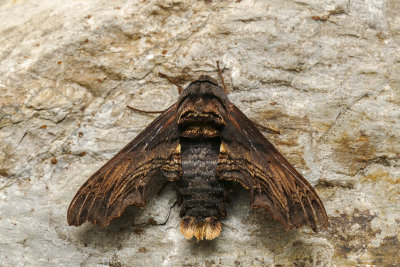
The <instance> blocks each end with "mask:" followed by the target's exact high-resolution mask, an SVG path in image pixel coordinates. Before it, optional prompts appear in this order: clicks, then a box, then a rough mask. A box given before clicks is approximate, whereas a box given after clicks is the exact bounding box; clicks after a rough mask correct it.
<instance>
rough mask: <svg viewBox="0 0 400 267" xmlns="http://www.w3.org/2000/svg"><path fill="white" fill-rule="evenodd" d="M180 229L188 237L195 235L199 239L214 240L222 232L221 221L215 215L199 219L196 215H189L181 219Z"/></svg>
mask: <svg viewBox="0 0 400 267" xmlns="http://www.w3.org/2000/svg"><path fill="white" fill-rule="evenodd" d="M180 229H181V232H182V234H183V235H184V236H185V238H186V239H191V238H192V237H195V238H196V239H197V241H199V240H204V239H207V240H212V239H214V238H216V237H218V236H219V234H220V233H221V223H220V222H219V221H218V220H217V219H216V218H213V217H208V218H205V219H204V220H202V221H197V220H196V218H195V217H187V218H184V219H182V220H181V222H180Z"/></svg>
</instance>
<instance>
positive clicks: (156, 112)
mask: <svg viewBox="0 0 400 267" xmlns="http://www.w3.org/2000/svg"><path fill="white" fill-rule="evenodd" d="M126 107H127V108H129V109H131V110H133V111H136V112H139V113H144V114H159V113H163V112H164V111H165V110H166V109H165V110H142V109H138V108H134V107H131V106H128V105H127V106H126Z"/></svg>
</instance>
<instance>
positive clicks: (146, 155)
mask: <svg viewBox="0 0 400 267" xmlns="http://www.w3.org/2000/svg"><path fill="white" fill-rule="evenodd" d="M158 177H163V178H164V179H166V180H168V181H173V182H175V183H176V187H175V188H176V190H177V197H178V203H179V204H180V206H181V213H180V216H181V217H182V220H181V222H180V230H181V232H182V233H183V235H184V236H185V238H187V239H191V238H192V237H195V238H196V239H197V240H203V239H214V238H216V237H218V236H219V234H220V232H221V223H220V219H222V218H224V217H225V216H226V211H225V206H226V203H227V194H228V191H227V188H226V185H227V183H229V182H231V181H233V182H237V183H239V184H241V185H242V186H243V187H244V188H246V189H248V191H249V193H250V206H251V207H252V208H253V209H259V208H264V209H266V210H267V211H268V212H269V213H270V214H271V216H272V217H273V218H274V219H275V220H277V221H279V222H281V223H282V225H283V226H284V228H285V229H291V228H293V227H296V228H298V227H301V226H303V225H309V226H311V228H312V229H313V230H314V231H317V229H318V226H322V227H327V225H328V217H327V215H326V212H325V208H324V205H323V204H322V202H321V200H320V199H319V197H318V195H317V193H316V192H315V190H314V189H313V188H312V186H311V185H310V183H308V182H307V181H306V180H305V179H304V178H303V176H302V175H301V174H300V173H299V172H298V171H297V170H296V169H295V168H294V167H293V166H292V165H291V164H290V163H289V162H288V161H287V160H286V159H285V158H284V157H283V156H282V154H281V153H279V151H278V150H277V149H276V148H275V147H274V146H273V145H272V144H271V143H270V142H269V141H268V140H267V139H266V138H265V137H264V135H263V134H262V133H261V132H260V131H259V130H258V129H257V127H256V125H255V124H254V123H253V122H252V121H251V120H250V119H248V118H247V117H246V116H245V115H244V114H243V113H242V112H241V111H240V110H239V109H238V108H237V107H236V106H235V105H233V104H232V103H231V102H230V101H229V99H228V97H227V95H226V93H225V92H224V90H223V89H222V88H221V87H220V86H218V84H217V82H216V81H215V80H214V79H212V78H210V77H208V76H201V77H200V78H199V79H198V80H196V81H194V82H192V83H191V84H190V85H189V86H188V87H187V88H186V89H185V90H183V92H182V93H181V94H180V96H179V98H178V100H177V102H176V103H175V104H173V105H172V106H171V107H169V108H168V109H167V110H165V111H164V112H163V113H162V114H161V115H160V116H159V117H158V118H156V119H155V120H154V121H153V122H152V123H151V124H150V125H149V126H148V127H147V128H146V129H144V130H143V131H142V132H141V133H140V134H139V135H138V136H136V138H134V139H133V140H132V141H131V142H130V143H129V144H128V145H126V146H125V147H124V148H123V149H122V150H121V151H119V152H118V153H117V154H116V155H115V156H114V157H113V158H112V159H111V160H110V161H108V162H107V163H106V164H105V165H104V166H103V167H101V168H100V169H99V170H98V171H97V172H96V173H94V174H93V175H92V176H91V177H90V178H89V179H88V180H87V181H86V182H85V183H84V184H83V185H82V187H81V188H80V189H79V190H78V192H77V193H76V195H75V197H74V198H73V200H72V202H71V204H70V206H69V208H68V223H69V225H75V226H79V225H81V224H82V223H84V222H86V221H90V222H92V223H94V224H99V225H101V226H106V225H108V224H109V223H110V222H111V221H112V220H113V219H114V218H116V217H119V216H121V214H122V213H123V212H124V210H125V209H126V207H127V206H129V205H136V206H139V207H144V206H145V204H146V201H145V198H146V192H147V191H148V188H149V187H151V186H152V184H154V183H155V182H154V181H155V180H157V179H156V178H158Z"/></svg>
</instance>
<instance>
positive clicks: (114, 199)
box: [68, 104, 179, 226]
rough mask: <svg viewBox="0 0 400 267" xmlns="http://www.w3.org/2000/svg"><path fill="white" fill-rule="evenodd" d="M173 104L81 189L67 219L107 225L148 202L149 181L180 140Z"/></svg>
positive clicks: (158, 171)
mask: <svg viewBox="0 0 400 267" xmlns="http://www.w3.org/2000/svg"><path fill="white" fill-rule="evenodd" d="M176 107H177V104H174V105H172V106H171V107H170V108H169V109H168V110H167V111H165V112H164V113H163V114H161V115H160V116H159V117H158V118H157V119H156V120H154V121H153V122H152V123H151V124H150V125H149V126H148V127H147V128H146V129H145V130H144V131H143V132H141V133H140V134H139V135H138V136H137V137H136V138H135V139H133V140H132V141H131V142H130V143H129V144H128V145H126V146H125V147H124V148H123V149H122V150H121V151H120V152H118V154H117V155H115V156H114V157H113V158H112V159H111V160H110V161H108V162H107V163H106V164H105V165H104V166H103V167H101V168H100V169H99V170H98V171H97V172H96V173H95V174H93V175H92V176H91V177H90V178H89V179H88V180H87V181H86V183H85V184H83V185H82V187H81V188H80V189H79V191H78V192H77V193H76V195H75V197H74V198H73V200H72V202H71V204H70V206H69V208H68V223H69V224H70V225H76V226H78V225H81V224H82V223H84V222H85V221H91V222H92V223H95V224H100V225H101V226H106V225H108V224H109V223H110V222H111V220H112V219H113V218H115V217H119V216H120V215H121V214H122V212H123V211H124V210H125V208H126V207H127V206H128V205H132V204H135V205H137V206H144V205H145V194H146V189H147V186H148V184H149V183H150V182H151V180H152V179H153V178H154V177H155V176H158V175H160V176H161V175H162V174H161V173H160V166H161V165H162V164H163V163H165V161H166V159H168V157H169V156H170V155H171V154H172V153H173V151H174V150H175V149H176V147H177V146H178V144H179V130H178V129H177V124H176V116H175V113H176Z"/></svg>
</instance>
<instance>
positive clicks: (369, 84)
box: [0, 0, 400, 266]
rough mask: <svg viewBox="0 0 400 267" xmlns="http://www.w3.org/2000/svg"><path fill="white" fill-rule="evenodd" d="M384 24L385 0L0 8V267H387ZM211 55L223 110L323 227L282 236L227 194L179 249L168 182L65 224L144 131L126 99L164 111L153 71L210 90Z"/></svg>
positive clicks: (390, 93)
mask: <svg viewBox="0 0 400 267" xmlns="http://www.w3.org/2000/svg"><path fill="white" fill-rule="evenodd" d="M398 14H400V4H399V3H398V1H396V0H386V1H385V0H381V1H362V0H352V1H342V0H333V1H289V0H287V1H256V0H242V1H201V2H200V1H177V0H170V1H162V0H156V1H128V2H127V1H91V0H90V1H84V2H82V1H67V2H65V1H57V0H54V1H47V2H45V1H41V2H37V1H36V2H34V1H22V0H21V1H16V0H14V1H2V2H1V3H0V17H1V18H2V19H1V20H0V43H1V46H0V61H1V64H0V229H1V230H0V240H1V246H0V265H2V266H22V265H34V266H37V265H42V266H54V265H60V266H77V265H82V266H92V265H111V266H132V265H135V266H143V265H150V266H160V265H163V266H180V265H185V266H233V265H236V266H249V265H252V266H265V265H274V264H275V265H279V264H281V265H285V266H286V265H294V266H298V265H299V266H303V265H305V266H311V265H316V266H328V265H334V266H335V265H336V266H345V265H352V266H354V265H366V264H370V265H386V266H387V265H391V264H392V265H399V264H400V256H399V254H398V251H399V250H400V243H399V240H400V152H399V147H400V78H399V77H400V19H399V16H398ZM216 60H219V61H220V63H221V66H222V67H223V68H224V77H225V81H226V83H227V84H228V86H229V88H231V94H230V96H229V97H230V99H231V101H232V102H233V103H235V104H236V105H237V106H238V107H239V108H240V109H241V110H242V111H243V112H244V113H245V114H247V115H248V116H249V117H250V118H252V119H253V120H256V121H257V122H259V123H260V124H263V125H268V126H271V127H276V128H278V129H279V130H280V132H281V135H271V134H266V135H267V137H268V138H269V139H270V140H271V141H272V142H273V143H274V144H275V145H276V146H277V147H278V148H279V150H281V151H282V153H283V154H284V155H285V156H286V157H287V158H288V159H289V161H291V162H292V163H293V164H294V165H295V166H296V167H297V168H298V169H299V171H301V172H302V173H303V174H304V176H305V177H306V178H307V179H308V180H309V181H310V182H311V183H312V184H313V185H314V186H316V188H317V191H318V193H319V194H320V196H321V199H322V200H323V202H324V204H325V207H326V209H327V212H328V215H329V217H330V222H331V226H330V227H329V229H328V230H327V231H324V232H320V233H317V234H315V233H313V232H312V231H311V230H310V229H309V228H306V227H305V228H302V229H299V230H292V231H285V230H283V229H282V227H281V225H280V224H279V223H277V222H274V221H273V220H272V219H271V218H270V217H269V215H268V213H267V212H265V211H253V210H251V209H250V207H249V205H248V202H249V198H248V194H247V193H246V190H244V189H241V188H239V187H238V188H235V191H234V192H233V197H232V199H233V200H232V203H231V204H230V205H229V207H228V209H227V212H228V217H227V219H226V220H224V221H223V222H224V225H223V230H222V234H221V236H220V237H219V238H218V239H216V240H214V241H211V242H199V243H196V242H195V241H193V240H192V241H186V240H185V239H184V237H183V236H182V235H181V234H180V232H179V229H178V222H179V216H178V213H179V207H176V206H174V207H172V206H173V204H174V202H175V193H174V191H173V188H172V186H167V187H166V188H165V190H163V192H162V194H161V196H159V197H154V198H151V199H149V201H148V205H147V206H146V208H145V209H144V210H139V209H136V208H135V207H131V208H128V210H127V212H126V213H125V214H124V215H123V216H122V217H121V218H119V219H116V220H114V221H113V223H112V224H111V225H110V226H108V227H106V228H104V229H102V228H100V227H98V226H94V225H91V224H89V223H87V224H84V225H83V226H81V227H78V228H75V227H69V226H68V225H67V222H66V209H67V207H68V205H69V202H70V201H71V199H72V197H73V196H74V194H75V192H76V191H77V189H78V188H79V186H80V185H81V184H82V183H83V182H84V181H85V180H86V179H87V178H88V177H89V176H90V175H91V174H92V173H93V172H94V171H95V170H97V169H98V168H99V167H100V166H101V165H102V164H104V163H105V162H106V161H107V159H109V158H110V157H111V156H112V155H113V154H115V153H116V152H117V151H118V150H119V149H120V148H122V147H123V146H124V145H125V144H126V143H128V142H129V141H130V140H131V139H132V138H133V137H134V136H136V134H137V133H139V132H140V131H141V130H142V129H144V127H145V126H146V125H148V124H149V123H150V122H151V121H152V120H153V119H154V116H150V115H143V114H139V113H135V112H133V111H132V110H130V109H127V108H126V105H131V106H134V107H137V108H140V109H144V110H162V109H165V108H166V107H168V106H169V105H171V104H172V103H174V101H175V100H176V98H177V97H178V93H177V89H176V87H175V86H174V85H172V84H171V83H169V82H168V81H167V80H166V79H165V78H162V77H160V76H159V73H160V72H161V73H164V74H167V75H169V76H171V77H174V78H175V80H176V81H178V82H179V83H180V84H181V85H182V86H185V85H187V84H188V83H189V82H190V81H192V80H194V79H196V78H197V77H198V76H199V75H200V74H209V75H212V76H214V77H215V78H217V72H216ZM171 207H172V208H171ZM169 212H170V216H169V218H168V214H169ZM167 218H168V219H167ZM149 220H150V222H152V223H149ZM152 220H155V221H156V222H157V223H163V222H165V224H164V225H154V222H153V221H152Z"/></svg>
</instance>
